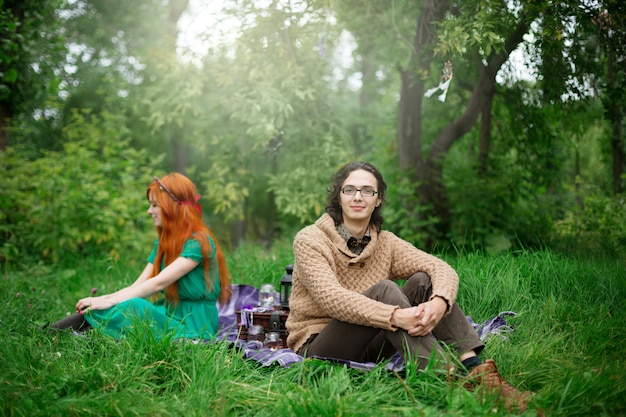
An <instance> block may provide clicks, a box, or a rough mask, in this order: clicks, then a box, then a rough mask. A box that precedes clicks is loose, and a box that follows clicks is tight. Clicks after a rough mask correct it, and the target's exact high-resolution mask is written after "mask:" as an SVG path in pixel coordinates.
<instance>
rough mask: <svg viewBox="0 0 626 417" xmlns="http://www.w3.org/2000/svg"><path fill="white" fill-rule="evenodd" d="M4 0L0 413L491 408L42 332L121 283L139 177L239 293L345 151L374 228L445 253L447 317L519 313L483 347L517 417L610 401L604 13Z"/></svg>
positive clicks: (615, 299)
mask: <svg viewBox="0 0 626 417" xmlns="http://www.w3.org/2000/svg"><path fill="white" fill-rule="evenodd" d="M0 5H1V6H2V7H1V8H0V262H1V264H2V267H3V277H2V279H0V305H1V306H2V308H1V311H2V313H3V314H2V315H1V316H0V340H2V341H3V343H1V344H0V356H1V357H2V358H3V361H2V365H0V401H1V402H2V406H1V407H2V408H0V410H1V411H0V414H2V415H28V416H38V415H42V416H47V415H129V414H136V415H155V416H156V415H159V416H160V415H163V416H166V415H167V416H170V415H172V416H173V415H185V416H189V415H206V414H207V410H210V412H211V413H212V414H213V415H238V416H247V415H250V416H264V415H271V416H282V415H285V416H293V415H321V416H335V415H354V416H369V415H377V416H386V415H393V416H400V415H407V416H408V415H415V413H416V412H417V413H419V414H420V415H425V416H426V415H432V416H435V415H459V416H476V415H490V416H491V415H508V413H507V412H506V410H499V411H497V410H496V409H495V408H494V404H493V401H491V399H490V398H484V397H483V396H482V395H481V394H480V393H476V392H475V393H469V392H467V391H466V390H463V389H462V388H461V384H460V383H459V382H458V381H456V382H453V381H448V383H444V384H442V383H441V380H440V379H439V378H438V376H437V375H433V374H432V373H428V372H424V373H419V374H418V373H407V375H406V377H405V378H400V377H398V375H392V374H389V373H388V372H386V371H385V370H384V369H383V368H382V367H379V368H377V369H376V370H375V371H373V372H368V373H363V372H361V371H358V370H354V369H349V368H346V367H343V366H338V365H336V364H334V363H332V362H325V361H313V360H307V361H304V362H302V363H300V364H298V365H294V366H292V367H289V368H282V367H278V366H276V367H272V368H264V367H260V366H256V364H255V363H254V362H253V361H249V360H244V359H242V357H241V354H240V353H239V352H237V351H236V350H233V349H230V348H229V347H228V346H226V344H207V345H206V346H202V345H197V346H195V347H194V348H190V346H187V345H183V344H171V343H169V342H168V341H167V340H166V341H165V342H163V343H162V342H160V341H156V340H154V339H153V338H152V337H151V336H150V335H151V333H150V332H147V333H146V334H141V333H140V334H137V335H135V337H128V338H126V339H125V340H123V341H114V340H109V339H108V338H106V337H104V336H103V335H100V334H97V333H95V334H90V335H89V337H86V338H79V337H74V335H73V334H71V333H68V334H59V335H56V334H49V333H45V332H41V330H40V326H41V324H43V323H44V322H45V321H48V320H54V319H57V318H59V317H62V316H63V315H64V314H69V313H70V311H69V310H71V307H72V306H73V305H74V303H75V300H76V299H77V298H80V297H82V296H84V295H86V294H87V293H89V291H90V290H91V289H92V287H93V290H92V291H97V292H98V293H107V292H110V291H113V290H115V289H118V288H121V287H123V286H126V285H128V284H130V283H131V282H133V280H134V279H135V278H136V274H137V271H139V270H140V269H141V268H142V266H143V263H144V262H145V257H146V248H147V247H151V243H152V240H153V239H154V237H155V235H154V226H153V225H152V222H151V221H150V219H149V216H148V215H147V214H146V210H147V208H148V206H147V202H146V200H145V192H144V190H145V188H146V186H147V185H148V183H149V182H150V181H151V180H152V177H153V175H159V176H160V175H163V174H165V173H167V172H170V171H180V172H184V173H186V174H187V175H188V176H189V177H191V178H192V179H193V180H194V182H195V183H196V184H197V185H198V187H199V192H200V193H201V194H202V199H201V200H200V202H201V203H202V206H203V213H204V216H205V219H206V221H207V223H208V224H209V225H210V227H211V229H212V230H213V231H214V232H215V233H216V234H217V236H218V238H219V240H220V242H221V243H222V246H223V247H224V248H225V249H226V251H227V252H228V262H229V269H230V271H231V273H232V275H233V281H234V282H235V283H246V284H251V285H256V286H259V285H260V284H261V283H264V282H274V283H276V284H278V280H279V278H280V276H281V275H282V274H283V273H284V271H285V269H284V267H285V265H286V264H288V263H290V262H292V261H293V258H292V255H293V254H292V251H291V241H292V239H293V236H294V235H295V233H296V232H297V231H298V230H299V229H300V228H301V227H303V226H304V225H306V224H309V223H311V222H313V221H314V220H315V219H316V218H317V217H318V216H319V215H320V214H321V213H322V212H323V211H324V204H325V194H326V192H325V191H326V187H327V185H328V181H329V179H330V176H331V175H332V173H333V172H335V170H336V169H337V168H338V167H339V166H341V165H342V164H343V163H345V162H347V161H351V160H367V161H370V162H372V163H374V164H375V165H376V166H377V167H378V168H380V169H381V171H382V172H383V174H384V177H385V179H386V181H387V183H388V185H389V188H388V201H387V206H386V207H385V210H384V215H385V224H384V227H385V228H386V229H389V230H391V231H393V232H395V233H396V234H398V235H399V236H401V237H403V238H405V239H407V240H409V241H411V242H412V243H414V244H415V245H417V246H418V247H420V248H424V249H426V250H429V251H432V252H434V253H435V254H437V255H439V256H441V257H442V258H443V259H445V260H447V261H448V262H450V264H451V265H453V266H454V268H455V269H456V270H457V271H458V272H459V275H460V276H461V277H462V281H461V282H462V285H461V286H460V289H459V300H460V304H461V305H463V307H464V311H466V312H467V314H469V315H471V316H472V317H473V318H474V319H475V320H477V322H482V321H484V320H486V319H488V318H490V317H493V316H494V315H495V314H497V313H498V312H500V311H505V310H511V311H514V312H516V313H518V314H517V315H516V316H515V317H512V318H508V319H507V320H508V322H509V324H511V325H512V326H513V327H512V328H514V329H515V331H514V332H510V333H507V336H506V337H505V338H493V339H490V341H489V343H487V347H486V349H485V352H486V354H487V355H489V356H487V357H493V358H495V359H496V360H497V362H498V364H499V365H500V366H501V371H502V372H503V375H504V376H505V377H506V378H507V379H508V380H510V381H511V382H512V383H514V384H515V385H516V386H518V387H519V388H520V389H528V390H532V391H535V392H537V393H538V395H537V397H536V402H535V403H534V404H532V405H531V407H529V411H528V412H527V413H526V415H530V416H534V415H538V413H537V412H536V410H535V407H536V406H540V407H542V408H543V409H544V410H546V412H547V415H567V416H588V415H601V416H622V415H626V404H625V403H624V398H626V396H625V395H624V393H625V392H626V371H625V369H626V368H625V367H624V356H625V355H624V354H625V353H626V352H625V349H624V343H623V339H624V334H626V331H625V327H624V323H625V321H624V317H626V303H625V301H624V300H626V297H624V294H625V291H626V287H625V283H626V278H625V275H624V274H625V273H626V268H625V267H624V262H625V261H626V210H625V208H626V207H625V205H626V199H625V195H624V187H625V185H626V176H625V175H624V168H625V166H626V161H625V154H626V152H625V151H626V148H625V146H626V144H625V142H626V139H625V138H624V108H626V106H625V104H626V103H625V101H626V85H625V82H626V80H625V79H626V77H625V74H624V70H625V68H626V65H625V62H624V61H625V57H626V50H625V48H626V46H625V45H626V26H625V24H624V16H626V9H625V7H626V6H625V5H624V2H623V1H617V0H598V1H596V0H589V1H569V0H564V1H547V0H533V1H515V0H511V1H478V0H461V1H457V2H452V1H448V0H423V1H411V0H407V1H403V0H324V1H321V0H320V1H316V0H309V1H302V0H291V1H288V0H274V1H272V0H264V1H249V0H236V1H235V0H222V1H221V2H216V1H214V0H211V1H209V0H204V1H203V0H195V1H194V0H134V1H123V0H101V1H95V0H38V1H33V0H21V1H20V0H12V1H7V0H0ZM218 5H219V7H218ZM207 11H210V19H209V20H208V21H210V22H211V23H210V24H209V23H207V24H205V25H203V24H202V21H203V20H202V18H201V17H200V16H204V12H207ZM192 26H193V28H192ZM192 29H193V30H192ZM445 81H449V85H448V88H447V91H446V92H445V94H444V90H441V89H438V90H436V91H435V93H434V94H432V95H430V97H426V96H425V94H426V93H427V92H430V90H431V89H436V88H437V87H438V86H439V85H440V83H442V82H445Z"/></svg>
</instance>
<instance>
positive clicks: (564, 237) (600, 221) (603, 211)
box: [554, 193, 626, 258]
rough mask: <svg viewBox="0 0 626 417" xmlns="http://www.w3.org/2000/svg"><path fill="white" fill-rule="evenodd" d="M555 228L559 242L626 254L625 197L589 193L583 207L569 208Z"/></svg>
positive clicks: (578, 247) (585, 248)
mask: <svg viewBox="0 0 626 417" xmlns="http://www.w3.org/2000/svg"><path fill="white" fill-rule="evenodd" d="M554 229H555V232H554V240H555V242H556V244H557V245H565V246H567V247H568V248H567V249H570V250H572V249H573V250H581V249H582V250H584V251H589V252H591V253H596V254H597V253H612V254H616V255H621V256H622V257H624V258H626V250H625V249H624V248H626V197H625V196H624V195H620V196H617V197H613V198H611V197H606V196H603V195H599V194H593V193H592V194H587V195H586V196H585V197H584V198H583V200H582V207H580V208H575V209H573V210H570V211H568V212H567V213H566V214H565V216H564V218H563V219H562V220H559V221H557V222H556V223H555V226H554Z"/></svg>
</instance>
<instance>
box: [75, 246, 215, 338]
mask: <svg viewBox="0 0 626 417" xmlns="http://www.w3.org/2000/svg"><path fill="white" fill-rule="evenodd" d="M209 242H210V243H211V248H212V250H211V258H210V262H211V266H210V268H209V271H210V275H211V281H212V282H213V288H212V289H211V290H210V291H207V288H206V283H205V280H204V266H203V262H202V248H201V246H200V243H199V242H198V241H197V240H195V239H189V240H187V242H185V244H184V247H183V250H182V252H181V254H180V256H181V257H183V258H188V259H192V260H194V261H196V262H198V265H197V266H196V267H195V268H194V269H193V270H191V271H190V272H189V273H188V274H186V275H184V276H183V277H181V278H180V279H179V280H178V298H179V300H178V303H177V304H174V303H169V302H167V301H166V300H164V299H162V300H159V301H158V302H157V303H156V304H155V303H151V302H150V301H148V300H146V299H143V298H131V299H129V300H126V301H123V302H121V303H119V304H117V305H115V306H113V307H111V308H109V309H107V310H94V311H90V312H89V313H88V314H86V315H85V318H86V320H87V322H88V323H89V324H90V325H91V326H92V327H93V328H94V329H100V331H102V332H103V333H105V334H106V335H109V336H112V337H114V338H116V339H119V338H121V337H122V336H124V335H125V334H128V333H131V332H133V331H134V330H137V329H138V328H145V327H146V326H149V327H150V329H151V330H152V331H154V332H155V335H156V337H157V338H162V337H163V336H165V335H172V336H173V338H174V339H182V338H185V339H211V338H212V337H213V336H214V335H215V334H216V333H217V327H218V320H219V317H218V312H217V305H216V303H217V298H218V296H219V294H220V280H219V274H220V272H219V265H218V264H217V262H216V261H215V243H214V242H213V239H211V237H210V236H209ZM158 246H159V239H156V240H155V242H154V247H153V248H152V252H151V253H150V256H148V262H150V263H153V262H154V259H155V258H156V252H157V248H158ZM163 268H165V261H163V262H162V263H161V270H163Z"/></svg>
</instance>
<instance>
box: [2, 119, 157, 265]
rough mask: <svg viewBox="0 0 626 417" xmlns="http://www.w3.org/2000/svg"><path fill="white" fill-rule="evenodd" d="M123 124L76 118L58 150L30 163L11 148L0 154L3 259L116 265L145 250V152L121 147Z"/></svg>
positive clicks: (124, 137)
mask: <svg viewBox="0 0 626 417" xmlns="http://www.w3.org/2000/svg"><path fill="white" fill-rule="evenodd" d="M123 126H124V119H123V118H120V117H118V116H113V115H111V114H108V113H104V114H102V115H101V116H100V117H98V116H91V115H89V114H83V113H79V112H76V113H75V114H74V118H73V120H72V122H71V123H70V124H68V125H67V126H66V127H65V128H64V144H63V150H62V151H59V152H57V151H47V152H44V154H43V156H42V157H40V158H38V159H35V160H27V159H25V158H24V156H23V154H22V153H21V150H20V148H19V147H11V148H9V149H8V150H7V151H6V152H4V153H2V154H0V158H1V164H2V170H3V172H5V175H3V176H2V180H1V186H0V195H1V198H0V201H2V204H1V205H0V219H1V220H2V221H1V222H0V231H1V232H2V236H1V240H0V243H1V244H0V250H1V252H2V254H3V256H4V257H5V258H6V259H7V260H9V261H11V262H16V261H18V259H23V258H24V257H30V256H35V257H43V258H46V259H49V260H52V261H54V262H58V261H59V260H61V259H66V258H75V257H76V256H77V255H80V256H86V255H87V256H91V255H96V254H98V255H106V256H110V257H112V258H114V259H117V258H119V257H120V255H121V254H123V253H125V252H126V251H127V250H128V249H129V248H133V247H136V246H137V245H142V246H143V245H145V244H146V242H145V240H144V239H143V238H141V236H142V234H141V231H142V230H144V222H143V218H144V217H145V216H144V215H143V211H144V209H145V207H146V206H145V204H146V203H145V200H144V199H145V195H144V192H143V190H144V187H145V185H146V184H147V182H149V178H150V177H149V172H151V170H152V167H151V165H150V162H149V158H148V155H147V153H146V152H145V151H137V150H135V149H133V148H131V147H129V143H128V132H127V131H126V130H125V129H124V128H123ZM152 161H153V163H154V162H157V161H158V159H156V160H155V159H152Z"/></svg>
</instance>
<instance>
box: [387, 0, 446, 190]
mask: <svg viewBox="0 0 626 417" xmlns="http://www.w3.org/2000/svg"><path fill="white" fill-rule="evenodd" d="M448 3H449V2H448V1H444V0H441V1H439V0H427V1H425V2H424V5H423V7H422V10H421V12H420V15H419V18H418V20H417V27H416V30H415V37H414V38H413V51H412V52H411V59H410V61H409V65H408V68H407V69H402V68H399V69H398V71H399V73H400V82H401V86H400V101H399V103H398V123H397V130H398V132H397V138H398V165H399V167H400V170H401V171H405V172H407V173H408V174H409V175H410V176H411V177H412V178H413V179H414V180H416V179H417V178H418V173H419V172H420V171H421V168H422V164H423V155H422V98H423V96H424V82H423V81H422V80H421V79H420V77H419V75H420V74H426V73H428V70H429V68H430V60H429V58H428V55H429V54H428V53H427V51H430V50H431V49H432V46H431V44H432V42H433V40H434V39H435V36H436V34H437V29H436V26H435V24H434V22H438V21H440V20H441V19H442V18H443V15H444V12H445V11H446V10H447V9H448Z"/></svg>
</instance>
